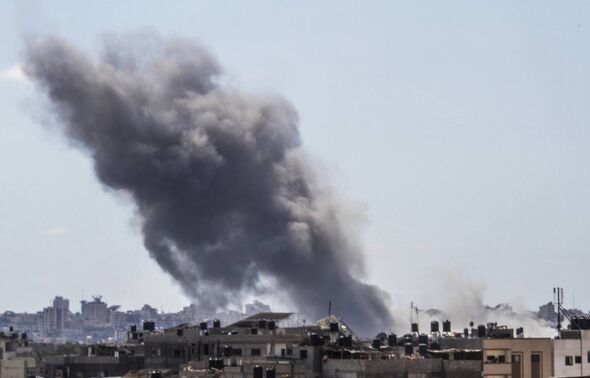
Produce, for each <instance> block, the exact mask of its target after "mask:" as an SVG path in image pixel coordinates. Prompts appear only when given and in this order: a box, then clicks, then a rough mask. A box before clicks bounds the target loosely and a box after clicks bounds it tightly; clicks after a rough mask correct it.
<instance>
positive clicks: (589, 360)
mask: <svg viewBox="0 0 590 378" xmlns="http://www.w3.org/2000/svg"><path fill="white" fill-rule="evenodd" d="M588 362H590V350H589V351H588Z"/></svg>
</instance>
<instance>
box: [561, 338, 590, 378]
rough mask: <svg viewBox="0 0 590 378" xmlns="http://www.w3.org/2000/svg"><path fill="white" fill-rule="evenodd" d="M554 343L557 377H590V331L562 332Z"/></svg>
mask: <svg viewBox="0 0 590 378" xmlns="http://www.w3.org/2000/svg"><path fill="white" fill-rule="evenodd" d="M584 328H586V327H584ZM554 343H555V344H554V360H553V365H554V369H555V377H586V376H590V330H588V329H581V330H561V332H560V333H559V338H556V339H555V340H554Z"/></svg>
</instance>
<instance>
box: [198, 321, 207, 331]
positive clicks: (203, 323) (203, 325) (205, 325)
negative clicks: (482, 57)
mask: <svg viewBox="0 0 590 378" xmlns="http://www.w3.org/2000/svg"><path fill="white" fill-rule="evenodd" d="M199 328H201V331H204V330H206V329H207V322H201V323H199Z"/></svg>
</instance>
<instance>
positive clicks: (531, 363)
mask: <svg viewBox="0 0 590 378" xmlns="http://www.w3.org/2000/svg"><path fill="white" fill-rule="evenodd" d="M483 376H484V377H504V378H549V377H552V376H553V340H552V339H550V338H485V339H483Z"/></svg>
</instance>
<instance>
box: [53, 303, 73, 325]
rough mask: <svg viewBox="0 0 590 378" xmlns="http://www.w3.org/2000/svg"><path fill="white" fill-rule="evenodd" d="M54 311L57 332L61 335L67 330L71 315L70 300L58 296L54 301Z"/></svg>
mask: <svg viewBox="0 0 590 378" xmlns="http://www.w3.org/2000/svg"><path fill="white" fill-rule="evenodd" d="M53 310H54V317H55V322H54V324H55V331H56V332H58V333H59V334H61V333H62V332H63V330H64V329H65V328H66V321H67V318H68V315H69V313H70V300H69V299H65V298H63V297H60V296H56V297H55V298H54V299H53Z"/></svg>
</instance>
